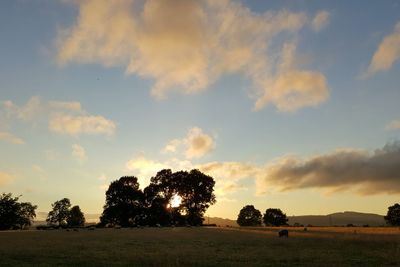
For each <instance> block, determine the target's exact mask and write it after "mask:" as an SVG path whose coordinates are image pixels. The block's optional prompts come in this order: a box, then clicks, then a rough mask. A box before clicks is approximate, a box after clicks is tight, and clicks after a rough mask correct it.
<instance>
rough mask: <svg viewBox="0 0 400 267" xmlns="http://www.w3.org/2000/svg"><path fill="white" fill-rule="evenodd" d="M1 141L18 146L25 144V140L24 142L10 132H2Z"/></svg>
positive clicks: (0, 134)
mask: <svg viewBox="0 0 400 267" xmlns="http://www.w3.org/2000/svg"><path fill="white" fill-rule="evenodd" d="M0 140H3V141H6V142H9V143H12V144H17V145H22V144H25V141H24V140H22V139H21V138H19V137H17V136H15V135H13V134H12V133H9V132H0Z"/></svg>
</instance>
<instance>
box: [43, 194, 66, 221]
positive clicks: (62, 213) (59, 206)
mask: <svg viewBox="0 0 400 267" xmlns="http://www.w3.org/2000/svg"><path fill="white" fill-rule="evenodd" d="M51 207H52V210H51V211H50V212H49V214H48V215H47V219H46V221H47V223H48V224H58V225H59V226H65V225H67V219H68V216H69V209H70V207H71V201H70V200H69V199H68V198H63V199H61V200H58V201H56V202H54V203H53V204H51Z"/></svg>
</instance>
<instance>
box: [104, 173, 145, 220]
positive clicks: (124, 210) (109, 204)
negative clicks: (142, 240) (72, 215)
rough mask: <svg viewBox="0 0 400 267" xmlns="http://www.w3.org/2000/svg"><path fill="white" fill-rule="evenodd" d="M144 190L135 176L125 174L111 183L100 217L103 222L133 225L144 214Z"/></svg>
mask: <svg viewBox="0 0 400 267" xmlns="http://www.w3.org/2000/svg"><path fill="white" fill-rule="evenodd" d="M143 200H144V195H143V192H142V191H141V190H140V189H139V183H138V181H137V178H136V177H134V176H124V177H121V178H120V179H119V180H116V181H114V182H112V183H111V184H110V186H109V187H108V190H107V191H106V204H105V205H104V210H103V214H102V215H101V217H100V221H101V223H102V224H112V225H120V226H124V227H127V226H133V225H135V224H138V223H139V222H140V220H141V217H142V214H143Z"/></svg>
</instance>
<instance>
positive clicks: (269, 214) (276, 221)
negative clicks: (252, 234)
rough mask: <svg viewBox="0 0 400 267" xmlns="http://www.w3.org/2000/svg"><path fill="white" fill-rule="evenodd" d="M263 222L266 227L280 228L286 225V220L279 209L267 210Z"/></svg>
mask: <svg viewBox="0 0 400 267" xmlns="http://www.w3.org/2000/svg"><path fill="white" fill-rule="evenodd" d="M263 221H264V224H265V225H267V226H281V225H286V224H287V221H288V218H287V217H286V214H285V213H283V212H282V211H281V210H280V209H267V210H266V211H265V213H264V217H263Z"/></svg>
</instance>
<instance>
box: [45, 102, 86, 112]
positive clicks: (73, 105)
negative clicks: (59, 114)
mask: <svg viewBox="0 0 400 267" xmlns="http://www.w3.org/2000/svg"><path fill="white" fill-rule="evenodd" d="M49 106H50V107H51V108H53V109H61V110H71V111H77V112H78V111H82V106H81V103H79V102H77V101H73V102H64V101H50V102H49Z"/></svg>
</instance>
